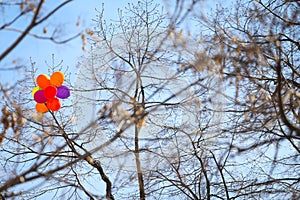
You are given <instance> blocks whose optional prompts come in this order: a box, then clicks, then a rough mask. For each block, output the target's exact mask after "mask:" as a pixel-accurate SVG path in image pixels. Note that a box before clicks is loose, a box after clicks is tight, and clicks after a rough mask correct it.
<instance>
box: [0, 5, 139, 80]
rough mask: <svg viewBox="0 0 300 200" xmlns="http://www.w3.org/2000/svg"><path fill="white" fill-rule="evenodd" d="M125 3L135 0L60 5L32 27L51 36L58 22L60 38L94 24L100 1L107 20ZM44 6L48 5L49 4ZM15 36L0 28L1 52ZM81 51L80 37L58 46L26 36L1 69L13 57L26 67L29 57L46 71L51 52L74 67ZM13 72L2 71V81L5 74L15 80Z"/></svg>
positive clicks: (10, 63) (1, 65) (9, 64)
mask: <svg viewBox="0 0 300 200" xmlns="http://www.w3.org/2000/svg"><path fill="white" fill-rule="evenodd" d="M128 2H137V0H128V1H124V0H115V1H114V3H112V1H109V0H100V1H99V0H75V1H74V2H71V3H69V4H68V5H66V6H65V7H63V8H62V9H61V10H60V11H58V12H57V13H56V14H55V15H53V16H52V17H51V18H50V19H49V20H47V21H46V22H45V23H43V24H41V25H40V26H38V27H36V28H35V29H33V32H34V33H37V34H40V35H42V36H51V26H52V27H54V25H55V26H56V25H58V29H59V31H61V32H60V38H61V39H62V40H63V39H66V38H68V37H70V36H72V35H75V34H76V33H78V31H80V30H83V31H84V30H86V29H87V28H93V27H94V26H95V24H94V22H93V19H95V18H96V15H97V12H96V10H95V9H96V8H97V9H98V10H101V6H102V3H104V7H105V17H106V18H107V19H110V18H116V14H117V9H118V8H123V7H124V6H125V5H127V3H128ZM46 3H48V2H46ZM48 4H49V3H48ZM48 4H47V5H48ZM51 6H52V5H51ZM47 8H48V9H49V8H50V4H49V7H47ZM47 8H46V9H47ZM46 11H47V10H45V12H46ZM9 12H10V13H2V14H0V23H1V24H2V23H3V21H4V20H5V19H9V15H10V14H13V13H12V11H11V10H10V11H9ZM27 20H29V18H27ZM77 21H79V22H80V24H79V26H76V22H77ZM17 23H18V26H15V27H17V28H20V27H21V26H22V25H23V24H24V23H26V22H25V21H22V20H20V21H17ZM44 27H46V28H47V29H49V31H48V34H43V28H44ZM16 36H17V35H16V34H15V33H14V32H12V31H1V32H0V38H1V39H0V52H3V51H4V49H5V48H6V47H7V46H8V45H9V44H11V43H12V41H13V39H14V38H15V37H16ZM84 53H86V52H84V51H82V40H81V38H80V37H78V38H76V39H74V40H73V41H71V42H69V43H67V44H63V45H58V44H54V43H52V42H50V41H47V40H38V39H36V38H33V37H32V36H27V37H26V38H25V39H24V40H23V41H22V42H21V43H20V44H19V45H18V46H17V48H15V49H14V50H13V51H12V52H11V53H10V54H9V55H8V56H7V57H6V58H4V59H3V60H2V61H0V68H4V67H13V66H14V65H13V61H14V60H15V61H17V63H16V64H17V65H26V66H29V65H30V58H31V59H32V61H34V62H36V66H37V67H38V69H39V72H40V73H47V70H48V69H47V65H46V64H45V61H47V62H48V63H52V55H53V54H54V55H55V61H56V62H60V61H61V60H63V61H64V62H63V63H64V66H69V67H70V68H71V69H74V67H75V66H76V65H77V62H78V58H79V57H80V56H81V55H83V54H84ZM7 75H8V76H7ZM14 75H16V72H15V71H14V72H12V71H9V72H4V71H2V72H1V73H0V78H1V80H2V81H3V80H4V79H5V80H6V79H7V78H8V77H9V78H10V79H9V80H8V81H11V79H13V80H16V79H18V77H15V76H14Z"/></svg>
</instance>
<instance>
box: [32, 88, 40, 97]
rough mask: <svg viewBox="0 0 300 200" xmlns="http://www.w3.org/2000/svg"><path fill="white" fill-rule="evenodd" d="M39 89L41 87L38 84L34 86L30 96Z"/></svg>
mask: <svg viewBox="0 0 300 200" xmlns="http://www.w3.org/2000/svg"><path fill="white" fill-rule="evenodd" d="M40 89H41V88H40V87H39V86H36V87H35V88H33V90H32V92H31V94H32V96H34V94H35V93H36V92H37V91H39V90H40Z"/></svg>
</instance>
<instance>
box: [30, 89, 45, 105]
mask: <svg viewBox="0 0 300 200" xmlns="http://www.w3.org/2000/svg"><path fill="white" fill-rule="evenodd" d="M33 98H34V100H35V101H36V102H37V103H45V102H46V101H47V100H48V99H47V98H46V97H45V94H44V90H38V91H36V93H34V96H33Z"/></svg>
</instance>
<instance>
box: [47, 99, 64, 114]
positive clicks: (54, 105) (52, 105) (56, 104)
mask: <svg viewBox="0 0 300 200" xmlns="http://www.w3.org/2000/svg"><path fill="white" fill-rule="evenodd" d="M47 107H48V108H49V110H52V111H58V110H59V109H60V107H61V104H60V101H59V99H58V98H56V97H54V98H52V99H49V100H48V101H47Z"/></svg>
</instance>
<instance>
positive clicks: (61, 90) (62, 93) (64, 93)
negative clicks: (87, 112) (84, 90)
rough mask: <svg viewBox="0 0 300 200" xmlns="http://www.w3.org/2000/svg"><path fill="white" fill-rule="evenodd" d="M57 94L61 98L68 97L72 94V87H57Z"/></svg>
mask: <svg viewBox="0 0 300 200" xmlns="http://www.w3.org/2000/svg"><path fill="white" fill-rule="evenodd" d="M56 96H57V97H58V98H61V99H66V98H68V97H69V96H70V89H69V88H68V87H67V86H64V85H62V86H60V87H58V88H57V94H56Z"/></svg>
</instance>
